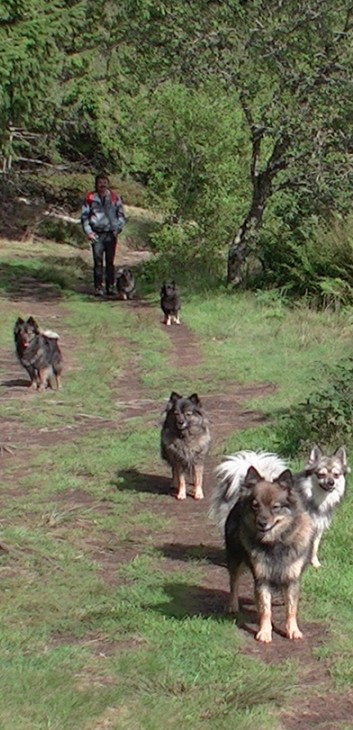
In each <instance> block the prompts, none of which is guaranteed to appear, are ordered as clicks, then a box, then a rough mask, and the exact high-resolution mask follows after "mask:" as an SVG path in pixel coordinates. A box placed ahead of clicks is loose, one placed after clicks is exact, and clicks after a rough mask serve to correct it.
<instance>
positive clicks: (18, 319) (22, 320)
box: [15, 317, 25, 329]
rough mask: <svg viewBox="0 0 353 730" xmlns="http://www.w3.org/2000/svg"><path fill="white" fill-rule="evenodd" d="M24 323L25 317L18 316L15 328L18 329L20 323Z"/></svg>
mask: <svg viewBox="0 0 353 730" xmlns="http://www.w3.org/2000/svg"><path fill="white" fill-rule="evenodd" d="M24 323H25V321H24V319H22V317H17V319H16V322H15V329H17V327H20V325H21V324H24Z"/></svg>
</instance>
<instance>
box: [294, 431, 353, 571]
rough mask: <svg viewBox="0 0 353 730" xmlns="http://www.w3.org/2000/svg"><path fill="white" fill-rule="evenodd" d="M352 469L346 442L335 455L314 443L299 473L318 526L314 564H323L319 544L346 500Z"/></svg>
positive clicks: (318, 565)
mask: <svg viewBox="0 0 353 730" xmlns="http://www.w3.org/2000/svg"><path fill="white" fill-rule="evenodd" d="M349 472H350V468H349V466H348V465H347V455H346V449H345V447H344V446H341V447H340V448H339V449H336V451H335V452H334V454H333V455H332V456H328V455H326V454H324V453H323V452H322V450H321V448H320V446H317V445H315V446H313V448H312V450H311V452H310V456H309V460H308V463H307V465H306V466H305V468H304V470H303V471H302V472H301V473H299V474H296V475H295V483H296V485H297V486H298V488H299V490H300V492H301V494H302V496H303V498H304V502H305V505H306V508H307V510H308V512H309V513H310V515H311V518H312V520H313V522H314V526H315V538H314V544H313V553H312V556H311V564H312V565H314V567H315V568H319V567H320V561H319V558H318V554H317V553H318V548H319V543H320V540H321V537H322V533H323V532H324V530H327V529H328V527H329V526H330V524H331V522H332V517H333V513H334V511H335V509H336V508H337V507H338V505H339V504H340V502H341V501H342V499H343V497H344V494H345V489H346V474H348V473H349Z"/></svg>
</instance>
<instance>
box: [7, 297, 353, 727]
mask: <svg viewBox="0 0 353 730" xmlns="http://www.w3.org/2000/svg"><path fill="white" fill-rule="evenodd" d="M9 306H10V307H12V308H13V312H14V319H15V317H16V316H18V314H19V313H21V312H22V313H24V314H27V315H28V314H32V315H34V316H38V318H39V319H40V321H41V322H45V324H46V326H51V327H52V328H57V329H58V330H59V331H60V334H61V336H62V342H63V350H64V354H65V361H66V373H69V372H70V369H71V368H75V367H76V363H75V361H74V360H73V359H72V360H70V359H67V357H66V352H65V351H66V345H67V352H72V351H73V352H74V348H71V347H70V342H69V339H70V338H69V335H68V333H67V332H66V331H65V309H64V305H63V304H58V302H57V301H53V300H52V298H51V297H50V296H48V297H43V298H42V299H41V301H38V300H37V301H35V300H34V299H32V297H30V298H29V299H24V298H23V296H21V298H19V299H18V301H16V299H14V298H13V299H12V300H11V302H10V305H9ZM118 306H120V305H118ZM123 306H131V307H133V308H134V310H136V309H137V310H138V311H139V314H140V316H141V317H146V318H150V317H152V318H155V317H156V316H157V317H158V316H159V313H158V312H156V311H155V310H153V309H150V308H148V307H145V306H144V303H143V302H138V301H137V302H132V303H127V304H125V303H124V305H123ZM161 326H162V325H161ZM167 332H168V335H169V337H170V340H171V354H170V363H171V365H172V366H173V367H177V368H178V369H181V370H182V369H183V368H185V369H187V370H188V372H190V369H192V367H193V366H194V365H196V364H199V362H200V357H201V356H200V353H199V350H198V342H197V338H196V337H195V336H194V335H193V334H192V333H191V332H190V331H188V329H187V328H186V327H185V326H184V325H182V326H181V327H175V326H174V327H170V328H168V329H167ZM1 355H2V363H3V369H4V370H5V375H4V376H3V377H2V379H1V383H0V404H1V403H2V404H6V402H8V401H9V399H11V398H12V397H13V396H16V397H17V398H18V397H19V396H20V397H21V401H22V403H23V407H25V406H26V402H27V401H28V400H29V399H32V398H36V397H38V395H37V394H35V393H33V392H32V391H30V390H28V389H26V387H25V384H26V383H27V378H26V373H25V372H24V371H23V369H22V368H21V366H20V365H19V364H18V363H17V362H16V359H15V356H14V355H13V353H12V350H11V349H10V348H9V350H7V351H6V352H5V353H1ZM117 389H118V391H119V392H120V393H124V400H121V399H119V400H117V405H118V406H119V411H122V418H121V416H120V415H119V423H121V422H122V421H123V422H125V423H126V421H127V420H129V419H130V418H134V417H136V415H143V414H146V415H148V418H149V419H150V418H153V419H158V418H159V416H160V412H161V403H155V402H153V401H152V400H151V399H150V398H148V397H146V392H145V391H144V389H143V387H142V386H141V383H140V379H139V377H138V373H137V372H136V367H135V365H134V363H133V362H132V363H130V367H129V369H128V370H126V371H125V373H124V375H123V376H122V378H121V380H120V382H118V383H117ZM272 390H273V386H272V385H271V384H262V385H259V384H257V385H253V386H251V385H249V386H247V387H239V386H237V385H234V386H232V387H231V388H230V387H227V388H225V389H224V391H223V392H221V393H218V394H212V395H205V396H202V399H203V402H204V406H205V409H206V410H207V413H208V415H209V417H210V422H211V426H212V432H213V435H214V441H213V451H212V453H211V456H210V458H209V461H208V463H207V468H206V472H205V483H204V488H205V500H204V501H203V502H197V501H194V500H192V499H191V498H189V499H187V500H186V501H185V502H177V501H176V500H175V499H173V498H172V497H171V495H170V477H169V473H168V470H167V469H166V468H165V466H164V465H161V467H160V470H159V472H158V474H155V473H151V474H149V473H141V472H137V471H130V472H128V473H119V474H118V475H117V477H121V476H123V477H124V480H123V482H122V484H124V485H126V486H123V487H121V486H119V488H125V489H127V490H131V491H134V492H139V491H141V492H144V493H146V494H147V495H148V494H151V495H155V494H158V495H159V496H160V499H159V500H156V499H153V511H154V513H155V514H156V515H158V514H160V515H162V516H166V517H172V518H175V519H172V520H170V524H171V525H173V527H171V528H170V530H169V531H168V529H167V530H163V532H162V531H161V532H157V533H156V534H155V536H154V545H155V547H157V549H158V550H159V551H160V553H161V554H162V555H163V557H164V558H165V561H166V583H165V586H164V588H165V592H166V594H167V595H168V601H167V602H165V603H164V604H161V605H160V606H158V607H157V609H156V610H158V611H160V612H161V613H163V612H165V613H166V614H167V615H168V616H170V615H175V617H176V618H178V619H182V618H184V617H187V616H192V615H196V614H197V615H201V616H205V617H207V616H210V615H219V616H224V620H227V621H228V620H231V619H229V618H228V617H227V616H226V615H225V613H224V607H225V603H226V597H227V590H228V580H227V572H226V569H225V565H224V553H223V548H222V541H221V538H220V535H219V534H218V532H217V529H216V528H215V527H213V526H211V525H210V523H209V522H208V520H207V511H208V508H209V502H210V495H211V491H212V488H213V476H212V474H213V469H214V467H215V465H216V463H217V457H216V452H217V450H219V447H220V445H221V444H222V441H223V440H224V438H225V437H226V436H227V435H228V434H229V433H231V432H234V431H237V430H240V429H244V428H249V427H251V426H256V425H257V424H259V423H261V422H262V421H263V417H262V416H261V415H260V414H258V413H256V412H255V411H253V410H250V409H248V408H247V401H248V400H250V399H252V398H254V397H259V396H260V395H261V394H266V393H270V392H271V391H272ZM200 395H202V394H200ZM48 396H49V397H57V395H56V394H48ZM107 425H109V427H110V428H112V429H114V428H118V424H117V422H115V421H113V420H112V421H110V420H107V419H98V418H97V419H94V418H93V419H91V418H87V417H86V416H85V415H84V414H77V426H76V425H75V424H74V425H72V424H70V425H65V424H61V425H60V426H59V427H58V428H57V429H55V430H54V429H53V430H46V429H39V430H35V431H32V430H30V429H28V428H26V427H25V426H24V425H21V423H20V421H19V419H15V418H11V419H6V417H5V418H4V419H3V420H2V421H1V422H0V445H2V447H3V453H2V463H3V464H5V465H6V463H7V461H8V460H11V463H12V464H15V465H16V466H17V467H18V470H19V471H18V473H20V472H21V469H23V470H26V468H28V467H27V461H28V453H27V450H28V449H31V448H33V449H34V448H35V449H36V450H38V449H40V448H47V446H48V445H50V444H51V443H57V441H58V432H60V441H61V442H62V441H63V440H65V439H67V440H70V442H75V439H76V438H77V440H78V439H79V438H80V437H81V436H82V433H83V431H90V430H93V429H94V430H97V428H99V427H100V426H104V427H106V426H107ZM119 484H120V482H119ZM2 497H3V498H4V497H5V493H4V492H3V493H2ZM60 498H61V499H65V503H66V506H67V505H69V506H71V508H72V509H76V508H80V507H82V506H84V507H87V506H90V505H91V504H92V498H91V497H90V495H88V494H87V493H86V492H84V491H78V490H68V492H66V493H65V494H64V495H61V496H60ZM100 507H101V508H102V510H105V511H108V512H109V510H110V509H111V510H112V509H113V506H112V505H110V504H109V499H108V500H107V501H106V502H104V504H103V503H101V504H100ZM180 518H181V519H180ZM176 525H177V527H175V526H176ZM141 540H143V534H142V532H140V533H139V536H138V538H137V539H136V538H133V537H132V538H131V540H130V539H129V540H127V541H126V543H125V545H124V546H123V547H121V548H119V547H117V546H116V541H114V536H110V535H108V534H106V535H105V536H104V537H103V538H102V540H101V541H100V542H98V539H97V540H95V539H92V540H91V542H88V543H87V547H88V549H89V551H90V553H91V555H92V558H93V559H95V560H97V561H98V562H99V564H100V566H101V571H102V575H103V576H104V579H105V580H106V581H107V582H109V583H114V582H116V566H117V564H119V563H122V562H125V561H127V560H131V559H133V558H134V557H135V555H137V554H138V553H139V550H140V549H141ZM139 541H140V542H139ZM190 562H196V563H197V564H198V565H202V566H203V574H204V579H203V582H202V585H195V586H191V587H190V586H187V587H186V586H185V585H184V584H180V582H179V581H178V571H179V570H180V568H182V567H183V566H184V565H185V564H186V563H189V564H190ZM173 575H175V580H173ZM240 593H241V597H242V601H241V607H242V616H241V619H240V622H239V630H240V631H241V632H242V634H243V637H244V645H245V650H246V651H247V652H249V653H250V654H253V655H254V656H257V657H259V658H261V660H263V661H266V662H278V661H282V660H285V659H286V658H288V659H291V660H292V659H293V658H294V659H296V660H297V661H298V662H300V664H301V665H302V667H303V687H305V699H304V700H303V701H301V702H300V704H299V703H298V705H294V704H293V706H292V708H291V709H290V710H287V711H285V712H284V713H283V715H282V728H283V730H298V729H300V728H303V729H305V730H314V728H321V729H322V730H334V729H336V728H337V725H338V723H342V722H343V721H345V722H347V723H349V722H351V718H352V712H353V693H352V692H349V693H346V694H345V696H342V695H337V694H336V693H333V692H332V691H331V689H330V682H329V676H328V671H327V667H326V665H325V662H324V661H323V660H318V659H316V658H315V656H314V653H313V650H314V649H317V648H318V647H319V646H321V645H323V644H324V643H325V640H326V636H327V630H326V628H325V627H324V626H322V625H319V624H315V623H312V624H303V622H300V624H301V627H302V629H303V632H304V639H303V641H299V642H289V641H288V640H287V639H285V638H284V637H283V633H282V629H283V606H282V605H281V602H280V601H279V600H278V601H277V602H276V605H275V608H274V629H275V630H274V637H273V642H272V644H270V645H269V646H264V645H261V644H258V643H257V642H255V641H254V633H255V627H256V611H255V607H254V604H253V587H252V582H251V581H250V580H249V578H248V577H246V576H244V579H243V582H242V584H241V591H240ZM234 630H238V628H235V629H234ZM61 640H64V639H63V638H62V639H61ZM89 640H91V641H92V643H95V642H97V651H100V652H102V651H103V652H111V651H113V650H114V646H112V645H111V644H110V642H109V641H108V640H107V641H106V643H104V642H103V644H102V642H100V643H99V641H98V640H97V639H96V638H95V637H94V636H93V637H92V639H89Z"/></svg>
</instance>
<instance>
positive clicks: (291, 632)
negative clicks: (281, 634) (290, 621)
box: [286, 626, 303, 641]
mask: <svg viewBox="0 0 353 730" xmlns="http://www.w3.org/2000/svg"><path fill="white" fill-rule="evenodd" d="M286 635H287V637H288V639H291V641H295V640H296V639H302V638H303V634H302V632H301V631H300V629H299V627H298V626H289V627H287V629H286Z"/></svg>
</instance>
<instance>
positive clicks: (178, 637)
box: [0, 243, 353, 730]
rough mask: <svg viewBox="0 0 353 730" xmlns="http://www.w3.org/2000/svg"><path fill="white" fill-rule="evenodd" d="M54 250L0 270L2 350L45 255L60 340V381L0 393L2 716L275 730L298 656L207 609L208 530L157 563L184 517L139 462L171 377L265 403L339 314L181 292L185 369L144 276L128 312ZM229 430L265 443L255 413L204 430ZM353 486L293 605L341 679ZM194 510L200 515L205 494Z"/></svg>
mask: <svg viewBox="0 0 353 730" xmlns="http://www.w3.org/2000/svg"><path fill="white" fill-rule="evenodd" d="M15 249H16V247H15ZM60 249H61V253H60V256H59V255H58V257H57V260H56V256H55V255H54V250H53V244H50V243H49V244H48V248H46V247H45V246H43V245H42V244H40V243H35V244H34V247H33V248H31V249H30V251H29V250H27V249H26V251H25V252H21V251H19V250H18V249H16V250H15V253H14V254H13V255H12V256H11V251H10V250H9V248H8V247H6V252H4V255H3V268H2V272H3V273H2V278H0V286H2V288H1V292H2V310H3V314H2V318H1V322H0V347H1V348H2V352H5V353H6V355H7V357H8V355H9V352H11V351H12V349H13V341H12V327H13V323H14V319H15V316H17V314H16V312H17V311H18V309H20V308H21V298H20V301H18V300H17V299H16V300H14V298H13V292H14V287H15V284H17V285H19V284H21V286H22V285H23V287H24V289H23V290H22V289H21V287H20V292H22V291H23V296H27V294H26V293H28V291H32V293H33V288H34V287H35V286H36V282H38V281H43V275H44V274H43V272H47V274H48V280H47V283H49V285H51V284H53V288H52V290H51V291H54V294H55V293H58V294H59V296H58V299H57V306H58V307H60V311H61V316H62V319H61V326H62V327H63V329H64V331H65V334H64V336H63V339H62V341H63V350H64V353H65V358H66V359H67V358H68V361H67V362H66V368H65V371H64V378H63V390H62V392H60V393H45V394H43V396H41V395H40V394H32V395H28V393H24V395H25V397H23V394H22V393H21V394H20V395H19V396H18V397H17V398H11V400H7V399H6V398H4V404H3V408H2V413H3V416H4V417H5V418H11V419H15V420H16V419H17V421H18V426H19V427H21V428H22V429H23V432H22V433H23V436H21V433H20V435H19V437H18V439H19V444H18V446H19V448H18V449H16V451H15V452H14V459H13V460H11V459H6V460H4V468H3V478H2V487H1V489H0V500H1V519H0V529H1V532H0V541H1V545H2V546H3V549H2V550H1V551H0V574H1V586H2V594H1V616H2V631H1V633H0V656H1V658H2V660H3V667H4V671H3V672H2V674H1V678H0V691H1V696H2V702H1V705H0V727H1V728H2V727H3V728H4V730H5V729H6V730H7V728H11V730H48V728H50V730H53V729H55V730H66V729H67V730H71V729H72V728H73V727H75V728H77V730H103V728H104V729H105V730H106V729H107V730H124V729H125V728H126V730H131V729H132V730H134V729H136V730H156V728H162V727H163V728H164V727H166V728H170V730H177V729H178V728H179V727H180V726H181V725H187V726H189V727H192V728H193V729H196V730H201V728H202V729H204V728H205V729H206V730H216V729H217V730H218V729H221V730H222V729H224V730H228V729H229V727H234V728H237V730H253V728H254V727H260V728H261V730H270V728H271V730H280V728H281V720H280V713H281V710H282V709H283V708H288V707H289V706H290V705H291V703H292V702H295V701H296V697H297V696H298V695H299V696H300V690H299V685H300V683H301V682H303V671H304V670H303V666H301V665H299V664H297V663H296V661H295V660H294V659H293V660H291V661H288V660H282V661H280V660H279V661H278V662H276V663H274V664H270V663H267V662H266V663H265V662H262V661H261V660H260V659H259V658H256V657H255V656H250V655H249V654H248V652H247V646H248V641H249V640H250V639H248V637H244V635H243V633H242V632H239V631H238V629H237V627H236V626H235V624H234V623H233V621H231V620H230V619H228V618H227V617H226V616H223V615H220V614H219V613H218V614H217V613H215V614H214V615H208V614H207V612H205V611H203V604H202V595H203V591H204V592H205V595H207V589H206V588H203V586H205V585H207V586H208V585H209V583H208V582H206V581H207V576H209V573H208V570H209V564H208V562H207V560H206V558H205V549H207V546H206V547H205V546H202V545H200V546H198V545H195V546H191V547H190V552H189V559H186V560H185V561H184V562H183V563H182V564H180V563H175V565H173V569H172V570H171V569H170V565H171V563H170V561H169V560H167V558H166V557H165V555H164V554H163V550H161V549H159V548H158V545H162V544H163V542H164V540H170V541H173V540H174V541H175V542H177V543H179V542H180V541H181V540H180V539H179V535H182V534H183V522H182V519H181V520H180V518H177V517H175V516H173V514H170V513H169V511H168V509H167V506H166V508H165V510H163V509H160V506H161V505H162V506H163V504H164V503H165V498H164V497H161V496H160V495H159V494H158V493H157V492H154V491H153V490H152V491H151V485H152V487H153V475H155V476H156V479H157V478H158V477H159V476H160V475H161V474H166V473H167V472H166V470H165V467H164V466H162V465H161V463H160V458H159V429H160V425H159V414H160V412H161V411H162V409H163V407H164V403H165V400H166V398H167V397H168V396H169V393H170V391H171V390H172V389H177V390H181V391H183V392H184V391H185V392H186V391H188V392H189V391H190V392H191V391H195V390H196V391H197V392H199V394H200V395H201V396H202V394H203V393H210V392H214V393H217V392H232V389H234V388H238V387H239V383H253V382H271V383H273V384H274V385H275V386H276V388H277V389H276V392H274V394H273V395H271V397H268V396H267V397H266V398H265V397H264V398H262V399H258V402H257V407H258V408H259V409H261V410H262V411H263V412H264V413H266V414H267V415H268V416H269V419H270V418H271V417H274V415H275V414H276V412H277V411H278V410H280V409H282V408H284V407H288V406H290V405H291V404H292V403H295V402H296V401H297V400H298V399H299V398H300V399H301V398H302V397H305V396H306V395H308V393H309V392H310V391H309V389H310V388H311V387H312V384H311V378H312V377H314V376H315V373H316V369H317V366H316V363H317V361H318V360H320V361H325V362H332V363H334V362H336V361H337V359H338V358H339V357H341V356H343V355H347V354H350V348H351V334H350V327H351V323H350V314H349V312H341V313H337V314H327V313H315V312H313V311H308V310H305V309H303V308H300V307H298V308H296V309H292V310H286V309H285V308H283V309H282V308H280V309H278V308H277V309H276V308H273V307H272V306H271V303H266V301H265V302H264V301H263V300H262V301H261V299H259V298H256V297H252V296H248V295H246V294H241V295H240V294H236V295H229V294H227V293H226V292H223V293H215V294H214V295H211V294H210V293H209V294H208V295H207V296H205V295H203V296H200V297H196V296H195V295H192V294H189V293H188V292H187V291H183V292H182V294H183V309H182V321H183V322H184V323H186V324H187V325H188V326H189V327H190V329H191V330H192V331H193V332H194V336H195V338H196V339H197V341H198V342H199V346H200V349H201V351H202V355H203V357H202V360H199V361H197V359H196V361H195V363H194V364H193V366H192V367H190V368H188V369H187V371H185V370H181V369H180V368H177V367H175V366H174V365H173V364H172V363H173V353H174V344H173V338H172V332H169V331H167V330H166V329H163V328H161V326H160V312H159V309H158V294H157V293H155V294H153V295H150V296H149V301H150V303H151V305H153V306H151V308H146V309H141V310H139V309H137V308H134V307H124V306H120V304H119V303H107V302H105V303H97V302H93V301H92V299H90V298H89V297H86V296H84V295H80V294H79V293H78V292H77V291H75V286H76V285H77V282H76V284H75V282H74V278H75V277H72V278H71V274H70V279H69V281H68V282H67V281H66V280H64V279H60V277H61V275H62V271H63V270H64V271H70V266H69V260H70V256H71V254H70V255H69V253H68V250H67V247H65V246H60ZM48 257H50V261H49V263H48ZM74 260H75V259H74ZM74 270H75V271H76V269H75V268H74ZM38 272H39V273H38ZM9 273H10V278H8V274H9ZM59 280H60V283H59ZM10 284H11V286H10ZM25 285H26V286H25ZM21 296H22V294H20V297H21ZM49 301H52V300H51V299H50V298H49ZM36 306H38V303H37V305H36ZM18 313H20V311H19V312H18ZM23 314H29V313H27V312H24V313H23ZM68 341H70V343H71V342H72V343H74V344H73V345H72V346H71V345H70V349H67V343H68ZM174 357H175V353H174ZM129 371H130V373H129ZM2 372H3V374H5V369H4V367H3V369H2ZM127 374H130V376H131V375H133V378H134V380H133V382H134V383H135V385H134V388H135V391H134V393H133V397H136V398H137V399H138V398H142V397H145V398H147V399H150V400H151V414H150V416H148V417H147V418H146V417H141V416H137V417H136V418H134V419H133V420H129V421H125V420H124V407H123V402H124V401H125V400H126V399H127V398H128V394H127V393H126V392H125V391H124V385H123V384H124V383H125V382H126V380H125V378H126V376H127ZM7 375H8V373H7ZM24 377H25V373H24ZM4 395H5V396H6V393H5V391H4ZM129 397H130V396H129ZM39 405H40V407H38V406H39ZM245 407H246V408H247V407H250V406H249V404H246V406H244V408H245ZM19 413H21V417H20V416H19ZM82 414H84V415H82ZM97 417H98V420H97ZM99 417H100V418H101V419H104V418H106V419H109V423H107V422H106V421H104V420H101V421H99ZM95 419H96V420H95ZM87 424H91V427H90V428H88V430H87V431H86V430H85V431H82V428H83V425H85V427H87ZM30 428H31V429H35V430H36V432H37V431H38V429H39V428H44V429H49V430H52V429H59V430H58V432H57V438H56V441H55V442H54V438H55V433H56V431H55V430H54V431H53V434H54V438H53V443H52V444H51V445H50V446H47V447H44V446H43V447H36V448H35V449H31V448H26V446H25V443H26V429H30ZM71 436H72V438H71ZM239 448H254V449H256V448H267V449H271V448H275V441H274V435H273V429H272V427H271V423H270V420H269V422H268V423H266V424H265V425H262V426H260V427H259V428H257V429H252V430H248V431H246V432H242V433H239V432H236V433H233V434H229V436H228V438H227V439H224V441H223V442H222V443H221V444H219V446H218V447H217V449H218V453H223V452H226V453H230V452H231V451H233V450H235V449H239ZM293 466H294V468H297V464H293ZM351 503H352V499H351V496H350V493H349V489H348V496H347V499H346V500H345V502H344V504H343V505H342V507H341V508H340V511H339V516H337V517H336V518H335V520H334V523H333V526H332V528H331V529H330V531H329V532H328V533H327V534H325V536H324V538H323V541H322V545H321V550H320V558H321V559H322V563H323V567H322V569H321V570H319V571H314V570H313V569H309V570H308V571H307V573H306V574H305V576H304V579H303V590H302V601H301V609H300V620H301V621H304V620H311V621H321V622H322V623H323V626H324V627H325V631H326V630H327V641H326V642H325V645H324V646H320V647H318V648H317V649H316V654H317V656H318V658H320V659H322V660H324V661H325V662H327V666H328V669H329V672H330V676H331V682H332V687H337V688H338V689H339V690H340V691H342V692H345V691H346V690H347V688H348V687H349V686H350V684H351V681H352V676H353V643H352V641H351V639H350V637H351V635H352V629H353V625H352V617H351V605H352V600H353V595H352V580H351V576H352V573H353V565H352V560H351V557H350V556H351V554H352V550H353V544H352V541H353V538H352V530H351V524H350V523H351V519H350V516H351ZM192 519H193V520H195V523H196V521H197V520H198V519H205V520H207V516H206V511H205V513H203V514H202V516H201V515H199V516H197V515H196V514H193V517H192ZM212 530H213V528H212V527H210V541H211V542H212V541H213V540H214V541H215V542H216V541H217V540H218V536H216V532H215V531H213V532H212ZM164 535H167V536H168V537H166V538H164ZM171 536H176V537H171ZM351 547H352V550H351V549H350V548H351ZM226 583H227V581H226V576H225V586H226ZM200 596H201V598H200ZM315 691H319V690H317V688H316V689H315ZM325 691H326V689H325ZM347 727H348V725H347ZM342 728H343V725H342ZM340 730H341V726H340Z"/></svg>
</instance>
